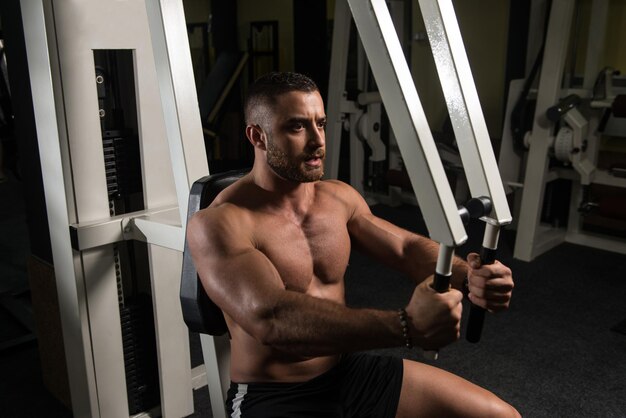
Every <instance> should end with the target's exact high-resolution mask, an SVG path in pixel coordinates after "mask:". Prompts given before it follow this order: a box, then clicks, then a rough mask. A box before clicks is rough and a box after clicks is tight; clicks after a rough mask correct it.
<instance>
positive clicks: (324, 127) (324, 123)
mask: <svg viewBox="0 0 626 418" xmlns="http://www.w3.org/2000/svg"><path fill="white" fill-rule="evenodd" d="M317 127H318V128H321V129H326V121H324V122H318V124H317Z"/></svg>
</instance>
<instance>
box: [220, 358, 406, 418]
mask: <svg viewBox="0 0 626 418" xmlns="http://www.w3.org/2000/svg"><path fill="white" fill-rule="evenodd" d="M402 374H403V367H402V359H401V358H396V357H383V356H375V355H371V354H363V353H358V354H348V355H344V356H343V357H342V358H341V360H340V362H339V363H338V364H337V365H336V366H335V367H333V368H332V369H330V370H329V371H327V372H326V373H323V374H322V375H320V376H317V377H315V378H313V379H311V380H309V381H307V382H301V383H300V382H299V383H231V385H230V389H229V390H228V397H227V399H226V412H227V415H228V417H236V418H270V417H271V418H288V417H293V418H308V417H320V418H334V417H337V418H339V417H341V418H351V417H353V418H357V417H358V418H393V417H395V416H396V410H397V409H398V401H399V400H400V389H401V388H402Z"/></svg>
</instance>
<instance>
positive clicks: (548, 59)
mask: <svg viewBox="0 0 626 418" xmlns="http://www.w3.org/2000/svg"><path fill="white" fill-rule="evenodd" d="M534 3H539V2H534ZM551 5H552V7H551V9H550V10H549V11H546V13H549V20H548V26H547V32H546V35H545V36H546V39H545V47H544V51H543V60H542V67H541V72H540V74H539V85H538V88H537V97H536V99H537V101H536V106H535V113H534V116H533V125H532V130H531V131H530V133H529V135H528V136H527V137H526V138H525V142H528V150H527V152H526V154H525V157H524V158H523V159H522V158H520V157H519V156H517V154H516V152H515V151H514V149H513V140H512V138H511V133H510V130H511V121H510V119H511V114H510V109H512V107H513V101H514V100H515V99H517V96H519V94H520V93H521V92H522V88H521V85H522V82H523V81H524V80H514V81H513V82H512V83H511V88H510V92H509V101H508V104H507V117H506V120H505V123H504V131H503V134H502V147H501V149H500V156H499V160H500V169H501V172H502V178H503V181H504V183H505V184H506V185H507V188H508V189H509V190H510V191H511V192H515V193H516V194H517V195H519V196H516V213H519V216H518V219H517V222H518V225H519V227H518V228H517V235H516V240H515V250H514V256H515V258H518V259H521V260H524V261H532V260H533V259H534V258H535V257H537V256H538V255H540V254H543V253H544V252H546V251H548V250H549V249H551V248H553V247H555V246H557V245H559V244H561V243H563V242H571V243H576V244H580V245H587V246H591V247H595V248H600V249H604V250H608V251H616V252H620V253H626V244H624V241H623V239H619V238H617V239H612V238H610V237H608V236H602V235H600V234H594V233H590V232H586V231H584V230H583V229H582V228H581V220H582V215H581V213H580V212H579V211H578V208H579V206H580V202H581V201H582V199H583V192H582V190H583V186H584V185H589V184H591V183H597V184H605V185H611V186H617V187H626V180H625V179H623V178H618V177H614V176H611V175H609V174H608V173H607V172H606V171H604V170H598V169H597V168H596V167H595V160H596V157H597V152H598V144H599V138H597V137H594V136H596V135H597V134H596V132H595V130H596V128H597V126H598V118H594V120H589V121H586V120H584V118H583V117H582V116H581V115H580V113H579V112H578V110H577V109H576V108H575V107H573V106H572V107H571V110H569V111H568V112H563V113H562V115H560V116H561V117H562V118H563V122H565V124H566V125H568V126H570V127H571V128H572V130H573V134H574V140H576V138H577V137H578V139H581V137H582V139H583V140H585V141H586V140H587V138H589V139H590V140H589V141H588V145H587V147H585V148H586V149H585V148H583V147H579V151H580V152H578V153H576V154H572V155H571V158H572V166H573V168H574V170H569V169H563V168H559V167H556V168H551V167H549V162H550V150H551V148H552V147H553V146H555V141H556V138H555V135H554V134H553V130H554V127H555V124H556V121H552V120H549V118H548V116H547V114H548V112H549V110H550V109H551V108H552V107H556V106H558V104H559V101H560V100H561V99H563V98H564V97H566V96H568V95H570V94H576V95H578V96H579V97H581V98H582V99H591V96H592V89H593V85H594V80H595V77H596V75H597V74H598V73H599V71H600V70H601V62H600V60H601V53H602V51H603V45H604V43H605V37H606V30H605V29H606V22H607V19H608V13H609V1H608V0H593V2H592V7H591V18H590V30H589V37H588V39H587V55H586V57H585V70H584V71H585V73H584V79H583V84H582V88H579V89H575V88H573V89H572V88H563V87H562V84H563V79H564V74H565V64H566V59H567V54H568V51H569V48H568V45H569V43H570V34H571V29H572V23H573V21H574V19H575V13H574V12H575V7H576V2H573V1H570V0H553V1H552V3H551ZM533 6H534V9H532V10H531V18H532V19H534V23H533V20H532V19H531V25H530V26H531V32H530V34H529V43H530V42H531V41H532V40H534V43H535V44H538V43H539V42H538V41H537V40H536V39H534V38H535V37H536V36H537V34H538V33H541V31H532V29H534V28H537V27H541V26H542V24H541V23H540V22H539V21H540V20H541V19H540V18H539V16H540V15H541V14H542V13H541V9H540V8H539V5H538V4H533ZM531 38H532V39H531ZM529 47H530V49H532V48H534V47H536V45H533V44H530V45H529ZM530 49H529V52H530ZM537 52H538V48H534V50H533V51H532V53H537ZM530 55H531V54H530V53H529V58H530ZM533 58H534V57H533ZM531 59H532V58H530V59H527V62H530V61H531ZM527 73H528V72H527ZM522 164H525V167H522ZM522 170H525V173H523V174H521V175H520V172H521V171H522ZM521 176H523V177H521ZM520 178H522V179H523V181H522V182H521V183H520ZM560 178H563V179H570V180H572V189H571V190H572V194H571V198H570V210H569V216H568V223H567V228H557V227H553V226H551V225H548V224H544V223H541V215H542V209H543V205H544V195H545V190H546V185H547V184H548V183H550V182H552V181H554V180H557V179H560ZM518 198H519V199H518Z"/></svg>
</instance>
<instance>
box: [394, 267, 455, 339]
mask: <svg viewBox="0 0 626 418" xmlns="http://www.w3.org/2000/svg"><path fill="white" fill-rule="evenodd" d="M432 282H433V278H432V277H430V278H429V279H427V280H424V281H423V282H422V283H420V284H419V285H418V286H417V287H416V288H415V291H414V292H413V295H412V296H411V300H410V301H409V304H408V306H407V307H406V312H407V316H408V317H409V318H410V321H409V322H410V330H409V332H410V336H411V339H412V341H413V344H414V345H417V346H419V347H422V348H423V349H425V350H436V349H438V348H442V347H444V346H446V345H448V344H450V343H453V342H454V341H456V340H458V339H459V336H460V333H461V314H462V310H463V307H462V304H461V301H462V300H463V295H462V294H461V292H459V291H458V290H456V289H450V290H449V291H448V292H445V293H437V291H435V289H433V288H432V286H431V285H432Z"/></svg>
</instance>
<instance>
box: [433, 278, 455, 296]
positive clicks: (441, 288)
mask: <svg viewBox="0 0 626 418" xmlns="http://www.w3.org/2000/svg"><path fill="white" fill-rule="evenodd" d="M451 277H452V275H449V276H446V275H443V274H441V273H435V279H434V280H433V289H435V290H436V291H437V293H445V292H447V291H448V290H450V278H451Z"/></svg>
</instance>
